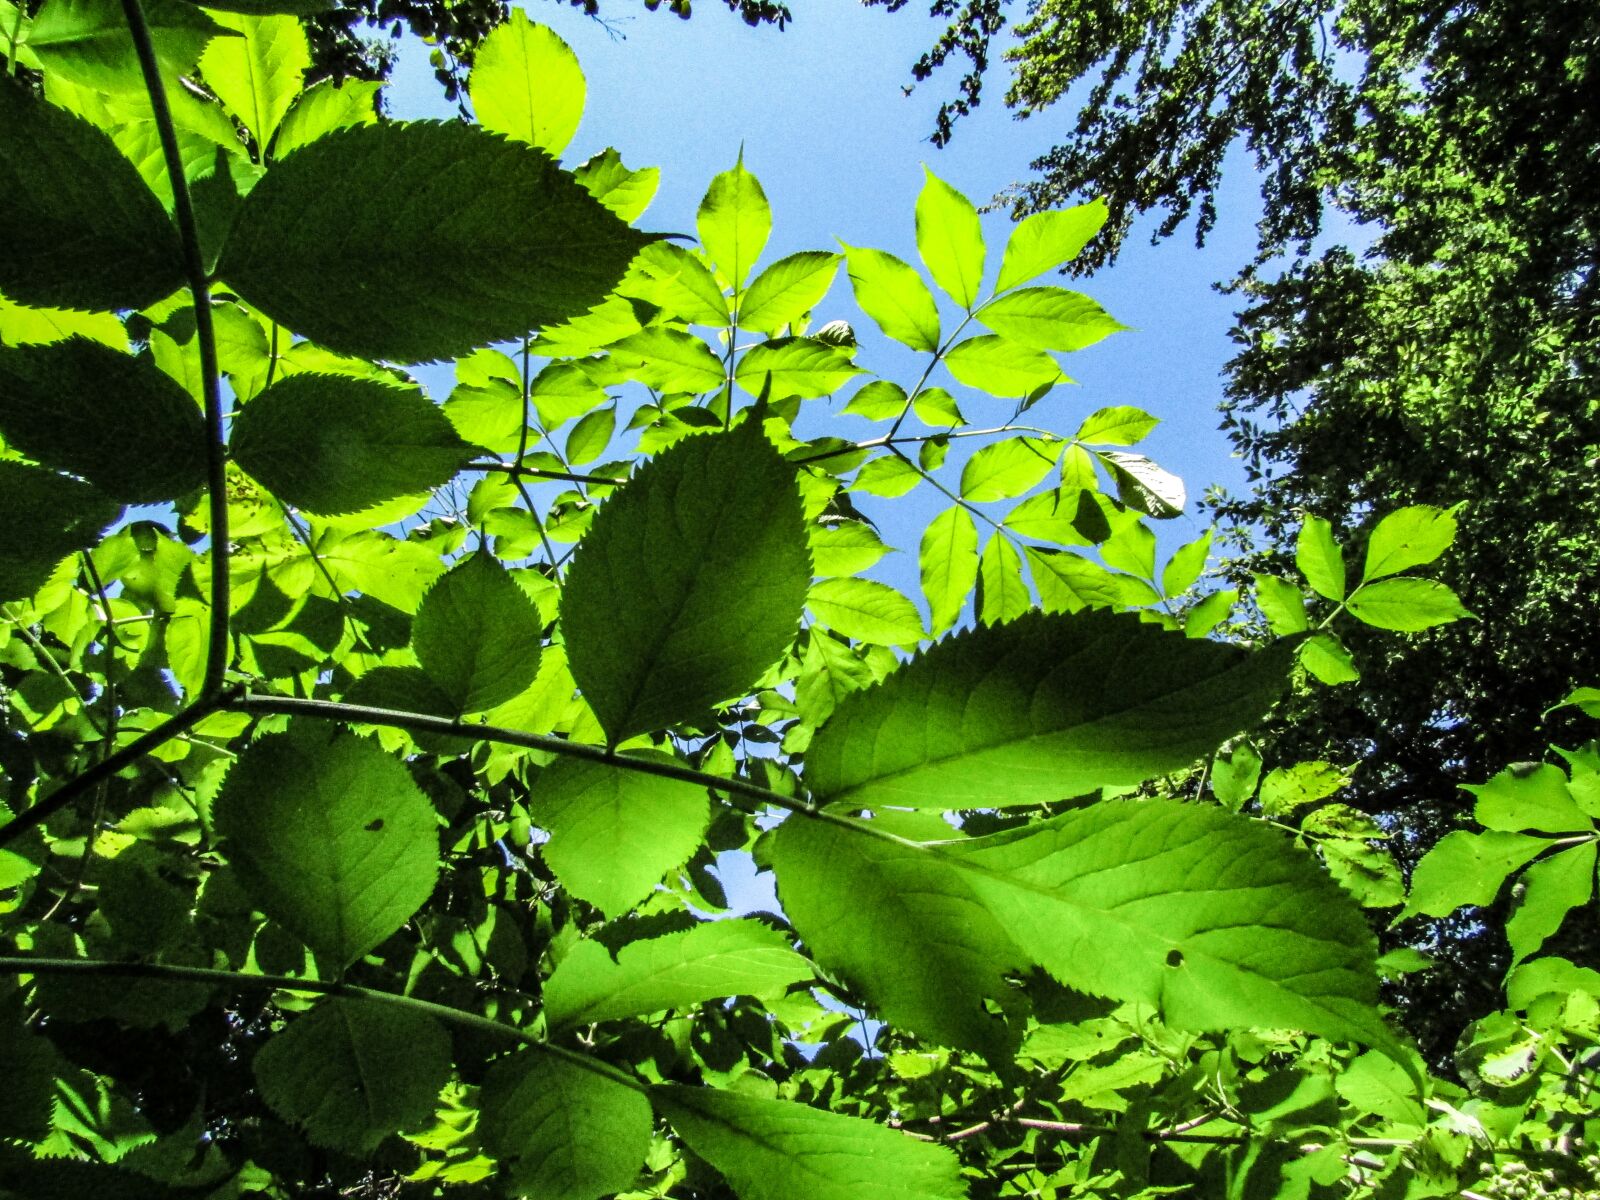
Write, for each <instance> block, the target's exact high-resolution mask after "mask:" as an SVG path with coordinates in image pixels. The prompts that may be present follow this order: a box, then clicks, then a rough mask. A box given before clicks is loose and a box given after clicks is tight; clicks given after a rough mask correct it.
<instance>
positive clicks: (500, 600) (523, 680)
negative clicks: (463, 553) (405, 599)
mask: <svg viewBox="0 0 1600 1200" xmlns="http://www.w3.org/2000/svg"><path fill="white" fill-rule="evenodd" d="M539 627H540V621H539V613H538V610H537V609H535V608H534V606H533V601H531V600H529V599H528V596H527V593H526V592H524V591H523V590H522V589H521V588H520V587H518V586H517V584H516V582H515V581H514V580H513V579H512V578H511V576H510V575H509V574H508V573H507V572H506V569H505V568H504V567H502V566H501V565H500V564H499V562H497V561H496V560H495V559H494V558H492V557H491V556H490V555H488V554H486V553H484V552H483V551H481V550H480V551H479V552H478V553H476V554H473V555H471V556H469V557H467V558H464V559H462V560H461V562H459V563H457V564H456V565H455V566H454V567H452V568H451V569H450V570H449V571H448V572H446V573H445V574H444V575H442V576H441V577H440V578H439V580H438V581H437V582H436V583H435V584H434V585H433V587H432V588H430V589H429V591H428V594H427V595H425V596H424V597H423V598H422V604H421V605H420V606H419V607H418V608H417V615H416V616H415V618H413V620H412V623H411V645H412V648H413V649H414V650H415V651H416V654H417V661H418V662H419V663H421V664H422V669H423V670H424V671H426V672H427V673H428V678H429V679H431V680H432V681H433V683H434V685H435V686H437V687H438V688H439V690H440V691H441V692H443V693H444V694H445V695H446V696H447V697H449V699H450V702H451V704H452V706H453V707H454V709H455V711H456V712H458V713H475V712H487V711H488V710H489V709H491V708H493V707H495V705H497V704H503V703H504V702H505V701H507V700H509V699H511V697H513V696H515V695H517V694H518V693H519V692H521V691H522V690H523V689H524V688H526V687H528V686H529V685H530V684H531V683H533V677H534V676H535V675H536V674H538V671H539V643H540V628H539Z"/></svg>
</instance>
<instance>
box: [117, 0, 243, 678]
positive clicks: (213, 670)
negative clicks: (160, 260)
mask: <svg viewBox="0 0 1600 1200" xmlns="http://www.w3.org/2000/svg"><path fill="white" fill-rule="evenodd" d="M122 11H123V13H124V14H125V16H126V17H127V21H128V32H129V34H130V35H131V36H132V39H133V48H134V51H135V52H136V53H137V54H138V56H139V69H140V71H141V72H142V73H143V75H144V87H145V91H146V92H147V93H148V94H149V96H150V111H151V114H152V115H153V116H154V118H155V125H156V133H157V135H158V136H159V137H160V140H161V156H162V158H163V159H165V160H166V166H167V179H168V181H169V182H170V183H171V185H172V215H173V219H174V221H175V222H176V223H177V226H178V239H179V244H180V245H181V246H182V248H183V269H184V274H185V275H186V276H188V282H189V295H190V298H191V300H192V301H193V302H194V326H195V337H196V339H197V340H198V342H199V346H200V388H201V395H202V399H203V401H204V405H205V422H206V489H207V492H208V493H209V496H208V499H209V501H210V518H211V519H210V525H211V621H210V638H209V640H208V642H207V645H206V667H205V673H204V675H203V676H202V678H201V684H200V694H201V695H202V696H211V695H214V694H215V693H216V692H218V691H219V690H220V689H221V688H222V681H223V678H224V676H225V674H226V672H227V669H228V642H229V637H228V615H229V610H228V474H227V460H226V457H225V454H226V445H227V439H226V435H225V432H224V429H223V423H222V381H221V376H220V374H219V372H218V369H217V335H216V329H215V327H214V326H213V324H212V320H211V281H210V279H209V278H208V277H207V275H206V264H205V257H204V255H203V254H202V253H201V250H200V227H199V224H198V223H197V222H196V220H195V215H194V203H193V201H192V199H191V198H190V196H189V180H188V177H187V176H186V175H185V174H184V170H183V157H182V155H181V153H180V152H179V149H178V134H177V129H176V127H175V126H174V125H173V122H172V110H171V109H170V108H169V107H168V105H167V90H166V87H165V85H164V84H163V83H162V82H161V66H160V63H159V62H158V61H157V59H156V50H155V43H154V42H153V41H152V40H151V37H150V26H149V23H148V22H146V20H145V15H144V9H143V8H142V7H141V6H140V3H139V0H122Z"/></svg>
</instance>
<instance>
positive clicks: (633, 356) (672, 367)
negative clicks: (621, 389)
mask: <svg viewBox="0 0 1600 1200" xmlns="http://www.w3.org/2000/svg"><path fill="white" fill-rule="evenodd" d="M610 350H611V356H612V357H613V358H614V359H616V360H618V361H619V362H625V363H627V364H628V366H629V371H628V373H629V375H630V376H631V377H632V378H634V379H637V380H638V381H639V382H640V383H643V384H645V385H646V386H647V387H652V388H654V389H655V390H656V391H658V392H709V391H711V390H713V389H714V388H718V387H721V386H722V384H723V383H724V382H725V381H726V379H727V374H726V370H725V368H724V367H723V365H722V363H721V362H720V361H719V360H718V359H717V356H716V355H715V354H713V353H711V347H710V346H707V345H706V344H705V343H704V342H702V341H701V340H700V339H699V338H697V337H695V336H693V335H692V334H688V333H684V332H682V331H681V330H677V329H667V328H665V327H662V326H652V327H651V328H649V329H644V330H641V331H640V332H638V333H635V334H630V335H629V336H628V337H625V338H623V339H622V340H621V341H619V342H614V343H612V345H611V347H610Z"/></svg>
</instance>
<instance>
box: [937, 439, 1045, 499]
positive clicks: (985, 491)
mask: <svg viewBox="0 0 1600 1200" xmlns="http://www.w3.org/2000/svg"><path fill="white" fill-rule="evenodd" d="M1061 446H1062V443H1060V442H1056V441H1050V440H1048V439H1046V438H1033V437H1013V438H1006V439H1004V440H1003V441H999V442H995V443H993V444H992V445H988V446H985V447H984V448H983V449H981V450H979V451H978V452H977V453H976V454H974V455H973V456H972V457H971V458H969V459H967V464H966V466H964V467H962V469H961V496H962V499H964V500H976V501H986V500H1011V499H1013V498H1015V497H1017V496H1020V495H1022V494H1023V493H1024V492H1026V491H1028V490H1029V489H1031V488H1033V487H1035V486H1036V485H1037V484H1038V483H1039V482H1040V481H1041V480H1042V479H1043V478H1044V477H1045V476H1046V475H1048V474H1050V472H1051V470H1052V469H1053V468H1054V467H1055V465H1056V461H1057V460H1058V459H1059V458H1060V457H1061Z"/></svg>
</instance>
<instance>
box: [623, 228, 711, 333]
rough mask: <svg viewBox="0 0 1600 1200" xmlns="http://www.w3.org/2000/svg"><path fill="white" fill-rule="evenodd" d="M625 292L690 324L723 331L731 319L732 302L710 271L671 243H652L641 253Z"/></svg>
mask: <svg viewBox="0 0 1600 1200" xmlns="http://www.w3.org/2000/svg"><path fill="white" fill-rule="evenodd" d="M623 292H624V294H625V295H629V296H638V297H640V298H641V299H644V300H648V301H649V302H650V303H652V304H655V305H657V306H658V307H660V308H662V309H664V310H665V311H666V312H667V313H668V314H669V315H671V316H673V317H675V318H677V319H678V320H681V321H683V322H685V323H687V324H691V325H710V326H713V327H716V328H719V329H720V328H721V327H722V326H724V325H727V324H729V322H730V319H731V318H730V317H729V314H728V298H727V297H726V296H724V295H723V294H722V285H721V284H719V283H718V282H717V280H716V277H715V276H714V275H712V274H711V270H710V268H709V267H707V266H706V265H705V264H704V263H703V262H701V261H700V259H699V258H697V257H696V256H695V255H693V254H691V253H690V252H689V251H687V250H685V249H684V248H683V247H682V246H675V245H673V244H672V243H671V242H652V243H651V244H650V245H648V246H646V247H645V248H644V249H643V250H641V251H640V252H639V256H638V257H637V258H635V259H634V260H633V267H632V269H631V270H630V272H629V275H628V278H627V280H625V281H624V285H623Z"/></svg>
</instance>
